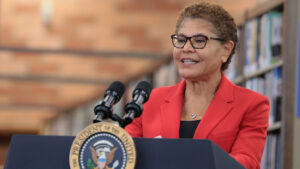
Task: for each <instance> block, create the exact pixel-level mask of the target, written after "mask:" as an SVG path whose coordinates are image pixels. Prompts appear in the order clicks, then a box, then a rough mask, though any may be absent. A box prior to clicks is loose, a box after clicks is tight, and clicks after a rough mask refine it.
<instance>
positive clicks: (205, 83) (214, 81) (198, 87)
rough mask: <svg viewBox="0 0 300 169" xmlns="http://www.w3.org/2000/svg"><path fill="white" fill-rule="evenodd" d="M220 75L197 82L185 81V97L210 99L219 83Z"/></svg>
mask: <svg viewBox="0 0 300 169" xmlns="http://www.w3.org/2000/svg"><path fill="white" fill-rule="evenodd" d="M221 79H222V74H221V73H219V74H216V75H214V76H211V77H207V78H203V79H200V80H197V81H190V80H186V88H185V97H195V96H197V97H202V98H207V97H212V96H214V94H215V92H216V91H217V88H218V86H219V84H220V82H221Z"/></svg>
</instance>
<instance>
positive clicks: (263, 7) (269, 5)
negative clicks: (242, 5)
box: [246, 0, 284, 20]
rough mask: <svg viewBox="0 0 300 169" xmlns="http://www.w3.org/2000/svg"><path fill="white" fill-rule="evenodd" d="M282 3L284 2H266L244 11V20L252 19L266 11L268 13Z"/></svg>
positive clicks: (272, 0)
mask: <svg viewBox="0 0 300 169" xmlns="http://www.w3.org/2000/svg"><path fill="white" fill-rule="evenodd" d="M283 3H284V0H266V1H263V2H261V3H259V4H257V5H255V6H254V7H253V8H251V9H249V10H248V11H246V19H247V20H249V19H253V18H256V17H258V16H260V15H261V14H263V13H265V12H266V11H270V10H272V9H274V8H276V7H279V6H282V5H283Z"/></svg>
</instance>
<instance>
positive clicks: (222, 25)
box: [175, 2, 238, 71]
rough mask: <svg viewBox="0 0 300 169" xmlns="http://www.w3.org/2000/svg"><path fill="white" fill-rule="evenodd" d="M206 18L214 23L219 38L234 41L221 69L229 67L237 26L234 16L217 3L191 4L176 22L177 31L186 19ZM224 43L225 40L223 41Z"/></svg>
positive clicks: (176, 31)
mask: <svg viewBox="0 0 300 169" xmlns="http://www.w3.org/2000/svg"><path fill="white" fill-rule="evenodd" d="M186 18H191V19H198V18H199V19H204V20H206V21H209V22H210V23H212V24H213V26H214V28H215V32H214V33H215V34H217V35H218V36H219V38H222V39H225V41H230V40H231V41H233V43H234V47H233V49H232V51H231V54H230V56H229V58H228V60H227V61H226V62H225V63H223V64H222V67H221V71H224V70H226V69H227V68H228V65H229V63H230V62H231V58H232V55H233V54H234V53H235V47H236V44H237V42H238V37H237V26H236V24H235V22H234V19H233V17H232V16H231V15H230V14H229V13H228V12H227V11H226V10H225V9H224V8H222V7H221V6H219V5H216V4H211V3H208V2H200V3H196V4H193V5H190V6H187V7H185V8H184V9H183V10H182V11H181V12H180V15H179V18H178V19H177V23H176V29H175V33H178V31H179V29H180V26H181V24H182V22H183V21H184V19H186ZM223 43H224V42H223Z"/></svg>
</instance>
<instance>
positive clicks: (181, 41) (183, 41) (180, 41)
mask: <svg viewBox="0 0 300 169" xmlns="http://www.w3.org/2000/svg"><path fill="white" fill-rule="evenodd" d="M177 41H178V42H179V43H185V39H177Z"/></svg>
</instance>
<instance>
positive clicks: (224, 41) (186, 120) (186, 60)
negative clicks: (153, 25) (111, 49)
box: [126, 2, 269, 169]
mask: <svg viewBox="0 0 300 169" xmlns="http://www.w3.org/2000/svg"><path fill="white" fill-rule="evenodd" d="M171 40H172V44H173V46H174V49H173V60H174V63H175V65H176V68H177V71H178V73H179V75H180V76H181V77H182V78H183V79H184V80H183V81H181V82H180V83H179V84H177V85H175V86H171V87H162V88H158V89H155V90H153V91H152V93H151V96H150V98H149V101H148V102H147V103H146V104H145V107H144V112H143V114H142V115H141V116H140V117H139V118H137V119H135V120H134V121H133V123H131V124H130V125H129V126H127V127H126V130H127V131H128V133H130V134H131V136H133V137H150V138H151V137H162V138H194V139H210V140H212V141H214V142H215V143H216V144H218V145H219V146H220V147H221V148H222V149H223V150H224V151H226V152H227V153H229V154H230V155H231V156H232V157H233V158H235V159H236V160H237V161H238V162H240V163H241V164H242V165H244V166H245V167H246V168H247V169H259V168H260V161H261V156H262V153H263V149H264V145H265V140H266V135H267V127H268V113H269V102H268V99H267V98H266V97H265V96H263V95H261V94H258V93H256V92H253V91H250V90H248V89H245V88H242V87H238V86H236V85H234V84H232V83H231V82H230V81H229V80H228V79H227V78H226V76H225V75H224V74H223V71H224V70H225V69H227V67H228V65H229V63H230V61H231V58H232V55H233V54H234V50H235V46H236V43H237V28H236V24H235V22H234V20H233V18H232V17H231V16H230V15H229V13H228V12H227V11H225V10H224V9H223V8H222V7H221V6H218V5H214V4H209V3H206V2H201V3H197V4H194V5H191V6H188V7H186V8H184V9H183V11H182V12H181V14H180V16H179V18H178V20H177V24H176V28H175V34H174V35H172V36H171ZM199 165H201V164H199Z"/></svg>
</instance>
